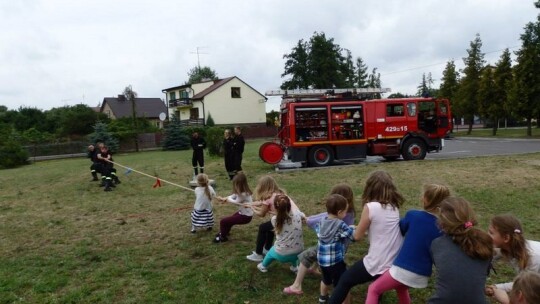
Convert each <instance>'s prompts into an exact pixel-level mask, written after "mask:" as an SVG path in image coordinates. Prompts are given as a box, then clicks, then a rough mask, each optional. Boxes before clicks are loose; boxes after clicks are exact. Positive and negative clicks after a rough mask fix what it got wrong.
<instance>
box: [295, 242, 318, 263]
mask: <svg viewBox="0 0 540 304" xmlns="http://www.w3.org/2000/svg"><path fill="white" fill-rule="evenodd" d="M298 259H299V260H300V263H302V265H304V266H306V268H311V266H312V265H313V264H314V263H315V262H317V246H313V247H309V248H308V249H306V250H304V251H302V252H301V253H300V254H299V255H298Z"/></svg>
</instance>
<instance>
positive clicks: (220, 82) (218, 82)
mask: <svg viewBox="0 0 540 304" xmlns="http://www.w3.org/2000/svg"><path fill="white" fill-rule="evenodd" d="M234 78H236V79H238V80H240V81H241V82H242V83H243V84H245V85H246V86H248V87H249V88H251V89H252V90H253V91H255V92H257V93H258V94H259V95H261V96H262V97H263V98H264V99H265V100H266V99H267V98H266V96H264V95H263V94H261V93H260V92H259V91H257V90H255V89H254V88H253V87H251V86H250V85H249V84H247V83H245V82H244V81H243V80H242V79H240V78H238V77H236V76H232V77H227V78H223V79H218V80H215V81H214V84H213V85H211V86H209V87H208V88H206V89H204V90H202V91H201V92H199V93H197V94H195V96H193V98H192V99H193V100H202V99H204V97H205V96H206V95H208V94H210V93H212V92H213V91H215V90H217V89H218V88H219V87H221V86H223V85H224V84H226V83H227V82H229V81H231V80H233V79H234Z"/></svg>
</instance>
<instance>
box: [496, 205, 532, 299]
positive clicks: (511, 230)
mask: <svg viewBox="0 0 540 304" xmlns="http://www.w3.org/2000/svg"><path fill="white" fill-rule="evenodd" d="M488 233H489V235H490V236H491V238H492V239H493V246H494V247H495V249H496V250H497V251H498V252H497V254H496V256H495V259H499V258H503V259H505V260H507V261H509V262H510V264H511V265H512V267H513V268H514V270H515V271H516V272H520V271H524V270H530V271H533V272H536V273H540V242H536V241H531V240H526V239H525V237H524V236H523V228H522V226H521V223H520V222H519V220H518V219H517V218H516V217H514V216H513V215H510V214H504V215H498V216H495V217H493V218H492V219H491V223H490V225H489V229H488ZM511 289H512V283H503V284H496V285H491V286H487V287H486V295H488V296H492V297H494V298H495V299H496V300H497V301H499V302H501V303H508V301H509V299H508V292H509V291H510V290H511Z"/></svg>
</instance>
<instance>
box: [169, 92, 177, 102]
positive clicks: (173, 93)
mask: <svg viewBox="0 0 540 304" xmlns="http://www.w3.org/2000/svg"><path fill="white" fill-rule="evenodd" d="M175 99H176V92H170V93H169V100H175Z"/></svg>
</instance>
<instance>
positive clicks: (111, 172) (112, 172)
mask: <svg viewBox="0 0 540 304" xmlns="http://www.w3.org/2000/svg"><path fill="white" fill-rule="evenodd" d="M97 158H98V160H99V162H100V165H101V170H102V172H101V180H102V182H103V181H104V186H105V191H111V190H112V189H111V187H115V185H114V183H113V179H114V181H115V182H116V183H117V184H120V180H119V179H118V177H117V176H116V169H115V168H113V163H111V162H109V161H113V159H112V153H111V152H110V151H109V149H108V148H107V146H105V145H104V144H100V153H98V156H97Z"/></svg>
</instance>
